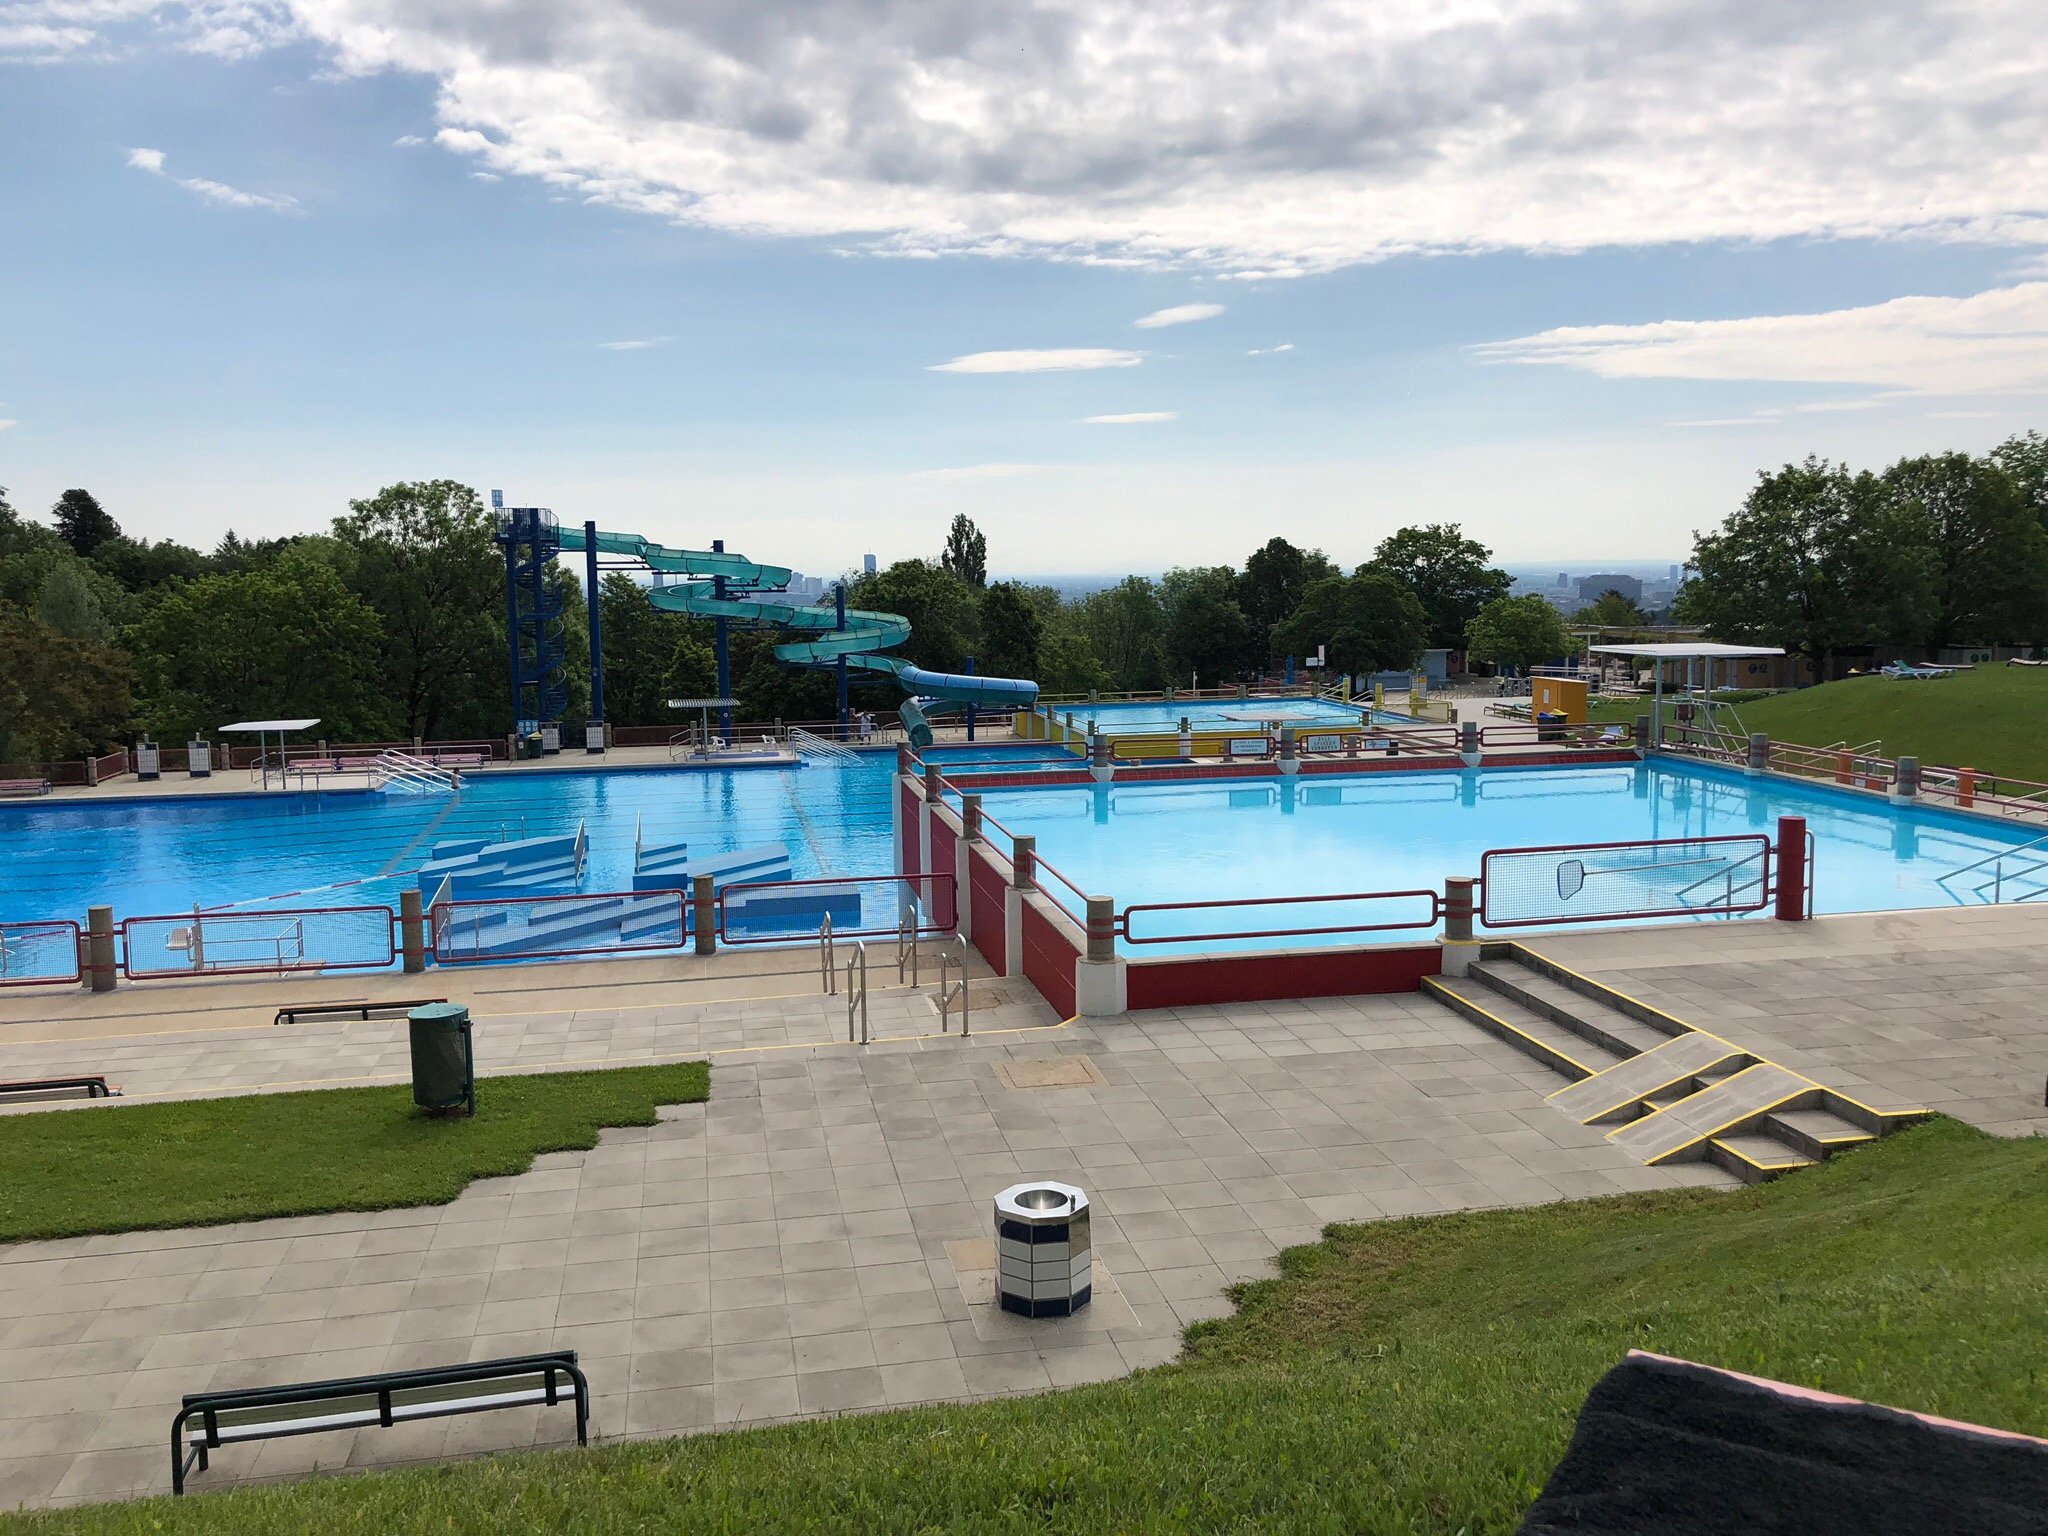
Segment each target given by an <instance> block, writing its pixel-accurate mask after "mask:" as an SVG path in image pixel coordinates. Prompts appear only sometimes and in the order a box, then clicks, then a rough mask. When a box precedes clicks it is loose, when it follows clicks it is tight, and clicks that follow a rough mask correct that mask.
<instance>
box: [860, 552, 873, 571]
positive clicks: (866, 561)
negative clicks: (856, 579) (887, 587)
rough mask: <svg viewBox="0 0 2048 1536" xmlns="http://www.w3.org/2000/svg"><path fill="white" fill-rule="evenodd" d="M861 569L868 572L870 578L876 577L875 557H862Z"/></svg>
mask: <svg viewBox="0 0 2048 1536" xmlns="http://www.w3.org/2000/svg"><path fill="white" fill-rule="evenodd" d="M860 568H861V569H862V570H864V571H866V572H867V573H868V574H869V575H870V576H872V575H874V574H875V557H874V556H873V555H862V556H861V557H860Z"/></svg>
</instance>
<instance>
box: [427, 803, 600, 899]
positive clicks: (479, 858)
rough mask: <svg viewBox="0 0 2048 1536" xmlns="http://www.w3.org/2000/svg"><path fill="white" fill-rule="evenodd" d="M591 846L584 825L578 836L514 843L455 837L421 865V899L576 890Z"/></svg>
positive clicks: (439, 845)
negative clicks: (422, 897) (423, 897)
mask: <svg viewBox="0 0 2048 1536" xmlns="http://www.w3.org/2000/svg"><path fill="white" fill-rule="evenodd" d="M589 846H590V844H589V837H588V834H587V831H586V828H585V826H584V824H583V823H582V822H580V821H579V822H578V823H577V824H576V830H575V831H574V832H565V833H560V834H556V835H552V836H548V837H528V838H521V839H519V840H518V841H516V842H509V843H494V842H491V841H490V840H489V839H487V838H481V837H462V838H451V839H449V840H448V841H446V842H440V843H436V844H435V845H434V847H433V851H432V853H431V854H430V855H429V857H428V859H427V862H426V863H424V864H422V865H421V866H420V870H419V886H420V894H421V895H422V896H425V897H428V898H429V899H434V898H436V897H437V896H442V897H452V898H453V899H455V900H457V901H469V900H474V899H477V898H481V897H490V896H542V895H550V894H553V893H556V892H560V891H566V890H574V889H575V887H576V885H577V883H578V882H579V881H580V880H581V879H582V878H583V866H584V863H585V861H586V859H587V857H588V854H589ZM444 882H445V890H444Z"/></svg>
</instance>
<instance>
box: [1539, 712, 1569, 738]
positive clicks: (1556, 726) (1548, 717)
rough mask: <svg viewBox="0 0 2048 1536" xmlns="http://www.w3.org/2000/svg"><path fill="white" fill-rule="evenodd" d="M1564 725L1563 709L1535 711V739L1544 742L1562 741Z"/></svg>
mask: <svg viewBox="0 0 2048 1536" xmlns="http://www.w3.org/2000/svg"><path fill="white" fill-rule="evenodd" d="M1564 725H1565V720H1564V711H1563V710H1561V709H1542V710H1538V711H1537V712H1536V739H1537V740H1538V741H1544V742H1553V741H1563V740H1564Z"/></svg>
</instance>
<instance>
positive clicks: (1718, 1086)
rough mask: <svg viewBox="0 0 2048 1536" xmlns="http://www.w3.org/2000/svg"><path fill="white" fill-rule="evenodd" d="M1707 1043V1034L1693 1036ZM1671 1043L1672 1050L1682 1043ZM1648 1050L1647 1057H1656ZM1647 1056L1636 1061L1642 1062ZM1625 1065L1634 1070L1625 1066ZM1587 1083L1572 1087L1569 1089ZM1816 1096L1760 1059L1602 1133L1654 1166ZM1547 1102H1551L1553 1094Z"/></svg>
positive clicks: (1701, 1152)
mask: <svg viewBox="0 0 2048 1536" xmlns="http://www.w3.org/2000/svg"><path fill="white" fill-rule="evenodd" d="M1692 1038H1696V1039H1700V1040H1711V1039H1712V1038H1713V1037H1712V1036H1710V1035H1701V1036H1696V1037H1692ZM1683 1043H1684V1042H1683V1041H1682V1040H1674V1041H1673V1042H1672V1043H1671V1046H1666V1047H1664V1049H1665V1050H1667V1051H1668V1050H1670V1049H1671V1048H1672V1046H1677V1045H1680V1044H1683ZM1661 1054H1663V1053H1662V1052H1661V1051H1653V1052H1651V1053H1649V1055H1650V1056H1655V1055H1661ZM1648 1059H1649V1057H1648V1056H1643V1057H1638V1058H1637V1061H1646V1060H1648ZM1626 1065H1627V1066H1635V1065H1636V1062H1629V1063H1627V1064H1626ZM1585 1086H1587V1084H1581V1083H1575V1084H1573V1088H1572V1089H1566V1090H1565V1091H1566V1092H1567V1093H1569V1092H1571V1091H1573V1089H1576V1088H1582V1087H1585ZM1820 1092H1821V1087H1820V1084H1818V1083H1816V1082H1814V1081H1813V1079H1811V1078H1808V1077H1801V1076H1800V1075H1799V1074H1798V1073H1797V1072H1788V1071H1786V1070H1785V1069H1784V1068H1783V1067H1780V1066H1777V1065H1775V1064H1773V1063H1771V1062H1766V1061H1759V1062H1756V1063H1754V1064H1753V1065H1751V1066H1748V1067H1745V1068H1743V1070H1742V1071H1740V1072H1737V1073H1736V1074H1734V1076H1732V1077H1727V1078H1723V1079H1722V1080H1721V1081H1720V1082H1718V1083H1714V1084H1711V1085H1710V1086H1708V1087H1705V1088H1702V1089H1701V1090H1700V1091H1699V1092H1698V1093H1694V1094H1690V1095H1688V1096H1687V1097H1686V1098H1685V1099H1683V1100H1681V1101H1680V1102H1679V1103H1677V1104H1674V1105H1672V1106H1671V1107H1670V1108H1668V1109H1660V1110H1658V1111H1657V1112H1656V1113H1655V1114H1650V1115H1644V1116H1643V1117H1642V1118H1641V1119H1639V1120H1634V1121H1631V1122H1630V1123H1629V1124H1627V1125H1623V1126H1621V1127H1619V1128H1618V1129H1616V1130H1612V1131H1609V1132H1608V1133H1607V1140H1608V1141H1609V1142H1610V1143H1611V1144H1613V1145H1614V1146H1615V1147H1617V1148H1619V1149H1620V1150H1622V1151H1624V1152H1627V1153H1629V1154H1630V1155H1632V1156H1634V1157H1636V1158H1639V1159H1641V1160H1642V1161H1643V1162H1645V1163H1648V1164H1650V1165H1651V1166H1653V1167H1654V1166H1655V1165H1657V1164H1659V1163H1669V1162H1678V1161H1682V1160H1684V1159H1686V1158H1689V1157H1704V1156H1706V1155H1707V1143H1709V1142H1710V1141H1713V1140H1716V1139H1718V1138H1722V1137H1726V1136H1728V1135H1730V1134H1732V1133H1735V1132H1739V1131H1746V1130H1751V1129H1753V1128H1754V1127H1755V1126H1756V1124H1757V1122H1758V1121H1760V1120H1762V1118H1763V1117H1764V1116H1765V1115H1768V1114H1771V1113H1772V1112H1774V1111H1778V1110H1785V1109H1797V1108H1803V1107H1808V1106H1810V1105H1811V1104H1812V1103H1813V1102H1814V1101H1816V1100H1817V1099H1818V1098H1819V1096H1820ZM1552 1102H1555V1096H1553V1100H1552Z"/></svg>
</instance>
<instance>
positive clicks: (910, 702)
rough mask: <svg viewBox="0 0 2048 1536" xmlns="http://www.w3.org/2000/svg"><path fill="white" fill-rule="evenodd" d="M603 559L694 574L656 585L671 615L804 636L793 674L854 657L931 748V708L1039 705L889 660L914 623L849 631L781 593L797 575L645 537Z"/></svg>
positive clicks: (575, 535) (992, 680) (606, 539)
mask: <svg viewBox="0 0 2048 1536" xmlns="http://www.w3.org/2000/svg"><path fill="white" fill-rule="evenodd" d="M562 548H563V549H564V550H577V551H581V550H582V549H583V548H584V537H583V530H582V529H581V528H574V527H565V528H563V529H562ZM597 552H598V553H599V554H601V555H619V556H622V557H624V558H626V559H629V560H638V561H641V562H642V563H644V564H645V565H646V566H647V567H648V569H649V570H654V571H660V572H662V573H663V574H666V575H681V576H688V577H690V578H691V579H690V580H688V581H679V582H673V583H671V584H670V585H668V586H662V587H652V588H650V589H649V590H648V593H647V600H648V601H649V602H650V603H652V604H653V605H654V606H655V607H657V608H663V609H666V610H668V611H669V612H671V613H687V614H690V615H692V616H693V617H696V618H704V619H718V618H724V619H732V620H735V621H737V622H739V623H742V624H752V625H758V626H763V627H774V628H777V629H790V630H795V631H797V632H799V633H800V634H801V635H803V636H804V638H802V639H799V640H790V641H787V642H785V643H783V644H781V645H778V646H776V647H775V659H776V660H777V661H780V662H784V663H786V664H788V665H789V666H792V667H830V666H834V665H836V664H837V663H838V662H839V661H840V660H842V659H844V660H845V662H846V664H847V666H848V667H850V668H852V669H854V670H856V671H860V672H877V673H883V674H886V675H887V676H889V677H892V678H894V679H895V680H896V682H897V684H898V685H899V686H900V687H901V688H902V689H903V691H904V692H905V693H907V694H909V695H910V697H909V698H907V699H905V700H904V701H903V704H902V707H901V708H900V709H899V710H898V713H899V714H900V715H901V716H902V717H903V725H904V729H906V730H907V731H909V733H910V739H911V742H912V744H913V745H915V746H919V747H927V746H930V745H931V739H932V733H931V725H930V723H929V722H928V721H927V720H926V718H925V710H926V708H927V707H928V706H929V705H931V704H935V703H936V704H973V705H977V706H979V707H981V708H984V709H1005V710H1016V709H1029V708H1031V706H1032V705H1033V704H1035V703H1037V702H1038V684H1036V683H1034V682H1030V681H1027V680H1025V679H1023V678H1015V677H982V676H979V675H978V674H975V673H970V672H929V671H926V670H925V669H924V668H923V667H919V666H913V665H912V664H911V663H910V662H907V661H905V660H904V659H903V658H902V657H900V656H885V655H883V654H881V653H882V652H884V651H887V650H889V649H891V648H892V647H894V646H899V645H901V644H902V643H903V642H904V641H906V640H908V639H909V638H910V621H909V620H908V619H906V618H904V617H902V616H901V615H900V614H894V613H871V612H867V611H864V610H862V609H857V608H849V609H847V610H846V622H845V625H844V626H843V627H842V626H841V624H840V621H839V613H838V609H837V606H836V605H835V604H832V603H795V602H791V601H789V600H788V599H787V598H786V597H784V596H782V595H781V594H780V589H782V588H784V587H787V586H788V585H789V579H790V577H791V575H792V574H793V573H792V572H791V571H790V569H789V567H787V566H783V565H760V564H757V563H756V562H754V561H752V560H749V559H747V558H746V556H744V555H735V554H732V553H731V552H729V551H725V550H711V549H670V548H668V547H667V546H666V545H662V544H654V543H650V542H649V541H648V540H646V539H643V538H641V537H640V536H639V535H638V534H632V533H599V534H598V535H597ZM721 576H722V577H724V578H725V582H726V590H727V595H726V596H724V597H719V596H718V595H717V587H716V584H715V583H716V578H718V577H721Z"/></svg>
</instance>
